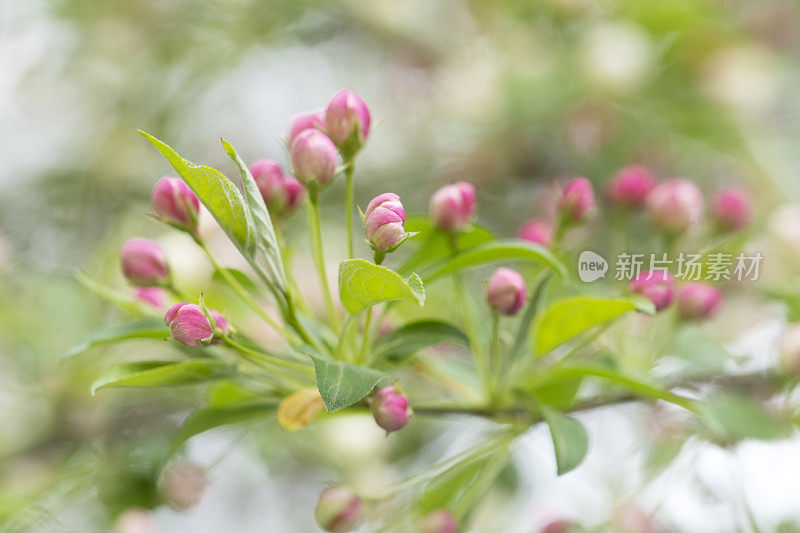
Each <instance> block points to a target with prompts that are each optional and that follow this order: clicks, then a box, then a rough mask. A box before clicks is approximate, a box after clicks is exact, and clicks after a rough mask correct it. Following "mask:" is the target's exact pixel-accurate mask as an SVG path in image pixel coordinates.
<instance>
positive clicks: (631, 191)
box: [606, 165, 656, 207]
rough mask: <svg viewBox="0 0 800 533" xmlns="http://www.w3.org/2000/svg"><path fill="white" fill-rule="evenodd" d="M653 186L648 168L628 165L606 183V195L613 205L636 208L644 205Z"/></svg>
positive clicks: (651, 175)
mask: <svg viewBox="0 0 800 533" xmlns="http://www.w3.org/2000/svg"><path fill="white" fill-rule="evenodd" d="M655 184H656V180H655V179H654V178H653V173H652V172H651V171H650V169H649V168H647V167H644V166H641V165H628V166H627V167H623V168H621V169H620V170H619V172H617V173H616V174H615V175H614V177H613V178H612V179H611V181H610V182H609V183H608V186H607V187H606V195H607V196H608V199H609V200H610V201H611V202H612V203H613V204H616V205H621V206H627V207H638V206H640V205H642V204H643V203H644V201H645V198H647V195H648V194H649V193H650V191H651V190H652V188H653V187H654V186H655Z"/></svg>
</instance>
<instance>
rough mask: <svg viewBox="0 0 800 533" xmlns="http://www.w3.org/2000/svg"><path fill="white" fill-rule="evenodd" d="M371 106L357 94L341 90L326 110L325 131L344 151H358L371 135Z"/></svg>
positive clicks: (351, 152) (350, 152)
mask: <svg viewBox="0 0 800 533" xmlns="http://www.w3.org/2000/svg"><path fill="white" fill-rule="evenodd" d="M370 122H371V117H370V114H369V108H368V107H367V104H365V103H364V100H362V99H361V97H360V96H358V95H357V94H355V93H353V92H350V91H347V90H341V91H339V92H338V93H336V94H335V95H334V96H333V98H331V101H330V102H329V103H328V108H327V109H326V110H325V131H326V132H327V133H328V135H329V136H330V138H331V140H332V141H333V142H334V143H336V146H338V147H339V148H341V149H342V152H343V153H349V154H350V155H352V154H353V153H355V152H357V151H358V150H359V149H360V148H361V147H362V146H363V144H364V141H366V140H367V137H368V136H369V126H370Z"/></svg>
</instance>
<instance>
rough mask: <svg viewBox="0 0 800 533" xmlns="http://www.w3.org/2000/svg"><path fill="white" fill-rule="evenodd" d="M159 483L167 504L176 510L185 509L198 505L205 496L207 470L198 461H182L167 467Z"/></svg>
mask: <svg viewBox="0 0 800 533" xmlns="http://www.w3.org/2000/svg"><path fill="white" fill-rule="evenodd" d="M158 484H159V490H160V491H161V494H162V495H163V496H164V499H165V500H166V502H167V504H168V505H169V506H170V507H172V508H173V509H175V510H176V511H185V510H186V509H191V508H192V507H194V506H195V505H197V503H198V502H199V501H200V499H201V498H202V497H203V492H205V488H206V484H207V480H206V471H205V469H204V468H203V467H202V466H200V465H198V464H196V463H192V462H189V461H184V462H180V463H178V464H175V465H173V466H171V467H169V468H168V469H165V470H164V472H163V473H162V475H161V478H160V479H159V483H158Z"/></svg>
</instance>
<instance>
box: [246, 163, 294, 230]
mask: <svg viewBox="0 0 800 533" xmlns="http://www.w3.org/2000/svg"><path fill="white" fill-rule="evenodd" d="M250 174H252V175H253V180H255V182H256V185H258V190H259V192H260V193H261V197H262V198H263V199H264V203H265V204H266V205H267V209H268V210H269V212H270V213H271V214H272V215H273V216H278V217H280V216H283V215H287V214H289V213H291V212H292V211H294V210H295V209H297V207H298V206H299V205H300V203H301V202H302V201H303V191H304V190H305V187H303V184H302V183H300V182H299V181H297V179H296V178H294V177H293V176H287V175H285V174H284V173H283V170H281V166H280V164H279V163H278V162H277V161H275V160H274V159H259V160H258V161H256V162H255V163H253V164H252V165H251V166H250Z"/></svg>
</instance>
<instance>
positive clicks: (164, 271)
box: [119, 237, 169, 287]
mask: <svg viewBox="0 0 800 533" xmlns="http://www.w3.org/2000/svg"><path fill="white" fill-rule="evenodd" d="M119 255H120V260H121V262H122V272H123V274H125V277H126V278H127V279H128V281H129V282H131V283H132V284H134V285H137V286H140V287H149V286H153V285H161V284H164V283H166V282H167V281H169V265H168V264H167V257H166V255H164V250H162V249H161V247H160V246H159V245H158V244H156V243H155V242H153V241H151V240H149V239H143V238H141V237H135V238H133V239H129V240H127V241H126V242H125V244H123V245H122V248H121V249H120V253H119Z"/></svg>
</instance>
